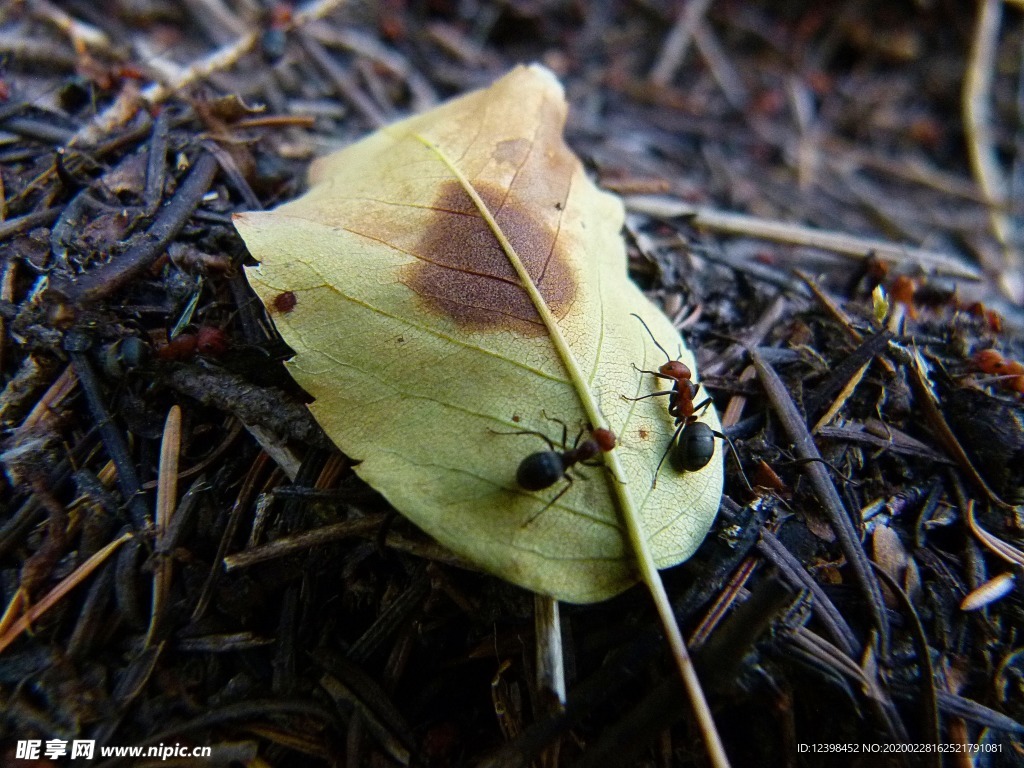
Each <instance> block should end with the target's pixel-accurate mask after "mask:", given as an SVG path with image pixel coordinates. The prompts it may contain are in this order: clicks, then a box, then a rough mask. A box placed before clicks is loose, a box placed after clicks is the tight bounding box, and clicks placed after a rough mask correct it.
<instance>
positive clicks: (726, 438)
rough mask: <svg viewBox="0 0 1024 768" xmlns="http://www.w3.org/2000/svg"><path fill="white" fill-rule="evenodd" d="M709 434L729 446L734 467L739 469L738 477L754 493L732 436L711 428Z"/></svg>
mask: <svg viewBox="0 0 1024 768" xmlns="http://www.w3.org/2000/svg"><path fill="white" fill-rule="evenodd" d="M711 434H713V435H714V436H715V437H717V438H720V439H721V440H722V441H724V442H725V444H726V445H728V446H729V450H730V451H732V457H733V459H735V460H736V468H737V469H739V471H740V477H742V478H743V483H744V484H745V485H746V486H747V490H748V491H750V492H751V493H754V494H756V493H757V492H756V491H755V490H754V487H753V486H752V485H751V484H750V480H748V479H747V473H746V472H744V471H743V464H741V463H740V454H739V452H737V450H736V445H735V444H734V443H733V441H732V438H731V437H729V436H728V435H723V434H722V433H721V432H715V431H714V430H711Z"/></svg>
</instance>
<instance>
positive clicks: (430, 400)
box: [235, 66, 722, 602]
mask: <svg viewBox="0 0 1024 768" xmlns="http://www.w3.org/2000/svg"><path fill="white" fill-rule="evenodd" d="M565 117H566V104H565V101H564V98H563V95H562V91H561V87H560V86H559V84H558V82H557V81H556V80H555V79H554V77H553V76H552V75H551V74H550V73H549V72H548V71H547V70H545V69H543V68H541V67H538V66H532V67H519V68H517V69H515V70H513V71H512V72H511V73H509V74H508V75H506V76H505V77H503V78H501V79H500V80H498V81H497V82H495V83H494V84H493V85H492V86H491V87H490V88H487V89H485V90H480V91H475V92H473V93H470V94H468V95H465V96H462V97H461V98H458V99H455V100H453V101H450V102H448V103H446V104H443V105H441V106H440V107H438V108H436V109H434V110H432V111H430V112H427V113H425V114H423V115H419V116H417V117H413V118H409V119H407V120H404V121H402V122H399V123H397V124H395V125H392V126H389V127H387V128H384V129H382V130H380V131H377V132H376V133H374V134H372V135H371V136H369V137H367V138H365V139H363V140H362V141H360V142H358V143H356V144H353V145H352V146H350V147H348V148H346V149H343V150H341V151H339V152H337V153H335V154H333V155H330V156H328V157H325V158H323V159H321V160H319V161H317V162H316V163H314V165H313V167H312V170H311V172H310V182H311V189H310V190H309V192H308V193H306V195H304V196H303V197H301V198H299V199H298V200H295V201H293V202H291V203H288V204H286V205H283V206H281V207H280V208H278V209H277V210H275V211H273V212H267V213H245V214H239V215H237V216H236V217H235V224H236V227H237V228H238V231H239V232H240V233H241V235H242V237H243V238H244V239H245V242H246V244H247V245H248V247H249V250H250V251H251V252H252V254H253V256H254V257H255V258H256V259H257V260H258V261H259V262H260V264H259V266H258V267H256V268H252V269H249V270H248V271H247V275H248V278H249V281H250V283H251V284H252V285H253V287H254V288H255V290H256V292H257V293H258V294H259V296H260V298H261V299H262V300H263V302H264V303H265V304H266V305H267V308H268V311H269V312H270V314H271V317H272V318H273V320H274V322H275V324H276V326H277V328H278V330H279V331H280V333H281V335H282V336H283V338H284V340H285V341H286V342H287V343H288V344H289V345H290V346H291V347H292V349H294V351H295V357H294V358H293V359H292V360H291V362H290V363H289V368H290V370H291V372H292V374H293V376H294V377H295V379H296V381H297V382H298V383H299V384H300V385H301V386H302V387H303V388H305V389H306V391H307V392H309V394H310V395H312V396H313V397H314V398H315V402H313V403H312V405H311V406H310V409H311V411H312V413H313V415H314V417H315V418H316V419H317V421H318V422H319V423H320V424H321V426H323V428H324V430H325V431H326V432H327V434H328V435H329V436H330V438H331V439H332V440H333V441H334V442H335V444H336V445H337V446H338V447H339V448H340V449H341V450H342V451H344V452H345V453H346V454H347V455H349V456H350V457H352V458H353V459H354V460H356V461H358V462H360V463H359V464H358V466H357V467H356V472H357V473H358V474H359V475H360V477H362V478H363V479H364V480H365V481H366V482H367V483H369V484H370V485H371V486H373V487H374V488H376V489H377V490H378V491H379V492H380V493H382V494H383V495H384V496H385V497H386V498H387V499H388V500H389V501H390V502H391V503H392V504H393V505H394V506H395V508H396V509H398V510H399V511H400V512H401V513H402V514H404V515H405V516H407V517H408V518H409V519H411V520H412V521H413V522H414V523H416V524H417V525H418V526H420V527H421V528H422V529H423V530H425V531H426V532H427V533H429V534H430V535H431V536H433V537H434V538H436V539H437V540H438V541H440V542H441V543H442V544H444V545H445V546H447V547H449V548H450V549H452V550H453V551H455V552H456V553H458V554H459V555H461V556H462V557H464V558H466V559H467V560H469V561H472V562H474V563H476V564H477V565H479V566H480V567H482V568H484V569H486V570H488V571H490V572H493V573H495V574H497V575H499V576H502V577H503V578H505V579H508V580H509V581H513V582H515V583H517V584H520V585H522V586H524V587H527V588H528V589H532V590H534V591H537V592H541V593H545V594H549V595H552V596H554V597H556V598H558V599H561V600H567V601H570V602H590V601H595V600H601V599H604V598H607V597H610V596H612V595H614V594H616V593H618V592H620V591H622V590H623V589H625V588H626V587H628V586H629V585H630V584H632V583H633V582H634V581H636V579H637V577H638V572H637V562H638V558H639V560H640V561H641V562H643V561H644V556H643V553H640V552H635V550H636V549H637V548H638V547H639V548H640V549H643V548H644V547H643V544H644V543H646V545H647V547H649V549H650V552H651V554H652V555H653V557H654V560H655V561H656V563H657V565H658V566H659V567H667V566H669V565H673V564H675V563H678V562H681V561H682V560H684V559H686V558H687V557H689V556H690V555H691V554H692V553H693V551H694V550H695V549H696V548H697V546H698V544H699V543H700V541H701V540H702V539H703V538H704V536H705V534H706V533H707V530H708V528H709V527H710V525H711V521H712V519H713V518H714V515H715V512H716V510H717V508H718V503H719V499H720V496H721V485H722V462H721V457H722V450H721V444H720V443H718V446H717V448H716V452H715V458H714V460H712V462H711V463H710V464H709V465H708V466H707V467H705V468H704V469H703V470H701V471H699V472H687V473H679V472H677V471H675V470H674V469H672V467H671V466H670V462H669V461H666V462H665V465H664V466H663V467H662V469H661V472H660V473H659V474H658V481H657V484H656V487H652V485H653V480H654V474H655V467H656V466H657V464H658V462H659V460H660V459H661V456H662V454H663V452H664V450H665V448H666V446H667V445H668V443H669V440H670V438H671V436H672V434H673V432H674V421H673V419H672V417H671V416H669V414H668V410H667V405H668V402H667V401H668V398H667V397H656V398H650V399H646V400H640V401H636V402H631V401H628V400H626V399H624V396H625V397H637V396H641V395H644V394H649V393H650V392H653V391H658V390H663V389H667V388H668V387H667V386H666V385H667V383H666V382H664V381H658V380H656V379H655V377H654V376H652V375H650V374H644V373H640V372H639V371H638V370H637V369H636V368H641V369H647V370H652V369H656V368H657V367H658V366H659V365H660V364H662V363H664V362H665V356H664V354H663V353H662V352H660V351H659V350H658V349H657V347H656V346H655V345H654V343H653V342H652V340H651V338H650V336H649V335H648V334H647V332H646V331H645V330H644V329H643V327H642V326H641V325H640V323H639V322H638V321H637V320H636V318H634V317H631V313H636V314H638V315H640V316H642V317H643V319H644V320H645V321H646V323H647V325H648V326H649V327H650V329H651V332H652V333H653V335H654V336H655V337H656V338H657V339H658V341H659V342H660V343H661V344H662V345H663V346H664V347H665V348H666V349H668V350H670V351H673V352H674V351H675V350H676V349H679V350H680V358H681V359H682V361H683V362H684V363H686V365H688V366H690V368H691V369H692V370H695V366H694V360H693V356H692V355H691V354H690V353H689V352H688V351H687V350H686V349H685V348H684V347H683V345H682V341H681V339H680V338H679V336H678V334H677V333H676V331H675V330H674V329H673V327H672V325H671V323H669V321H668V320H667V318H665V317H664V315H662V314H661V312H660V311H658V310H657V309H656V308H655V307H654V306H653V305H651V304H650V303H649V302H648V301H647V299H646V298H644V296H643V294H641V293H640V291H639V290H638V289H637V288H636V287H635V286H634V285H633V284H632V283H631V282H630V281H629V279H628V277H627V275H626V255H625V247H624V244H623V241H622V238H621V236H620V234H619V233H620V229H621V227H622V223H623V209H622V205H621V203H620V202H619V200H618V199H617V198H615V197H613V196H612V195H609V194H607V193H605V192H602V191H600V190H598V189H597V187H595V186H594V185H593V184H592V183H591V182H590V180H589V179H588V178H587V177H586V175H585V173H584V171H583V168H582V165H581V163H580V162H579V160H578V159H577V158H576V157H575V156H574V155H573V154H572V152H571V150H569V148H568V147H567V146H566V145H565V143H564V141H563V139H562V128H563V125H564V123H565ZM634 365H635V366H636V368H635V367H634ZM699 399H701V398H698V400H699ZM553 419H560V420H562V421H564V422H565V423H566V424H567V425H568V440H569V442H570V443H571V442H572V441H573V439H574V438H575V437H576V434H577V432H578V431H579V430H581V429H582V428H584V427H587V426H594V427H597V426H608V427H610V428H611V429H612V430H613V431H614V432H615V433H616V435H617V436H618V447H617V448H616V449H615V450H613V451H611V452H609V453H606V454H603V459H604V466H603V467H601V466H583V465H577V466H575V467H574V468H573V469H572V470H571V472H570V474H572V475H573V476H574V478H575V480H574V481H573V482H572V483H571V485H570V486H569V488H568V489H567V491H566V492H565V493H564V494H563V495H562V496H561V497H560V498H559V499H558V501H557V502H556V503H554V504H552V505H551V506H550V507H548V508H546V509H545V506H546V505H547V504H548V503H549V502H550V501H551V500H552V499H553V498H554V497H555V496H556V494H558V493H559V491H560V490H561V489H562V488H563V487H564V485H565V483H564V482H559V483H556V484H555V485H554V486H552V487H550V488H547V489H544V490H541V491H537V492H528V491H525V490H523V489H521V488H520V487H519V486H518V485H517V484H516V470H517V468H518V466H519V463H520V462H521V461H522V460H523V458H525V457H526V456H527V455H528V454H531V453H534V452H536V451H541V450H546V446H545V444H544V442H543V440H541V439H540V438H539V437H536V436H532V435H523V434H503V433H511V432H516V431H524V430H534V431H537V432H541V433H543V434H545V435H547V436H549V437H550V439H551V440H552V441H553V442H555V443H556V444H559V443H560V442H561V433H562V427H561V426H560V425H559V424H558V423H556V422H555V421H553ZM701 419H702V420H703V421H706V422H707V423H708V424H709V425H710V426H711V427H712V428H713V429H718V428H719V426H718V420H717V416H716V415H715V413H714V409H713V408H708V409H707V410H706V411H704V413H703V415H702V416H701ZM630 528H632V533H631V531H630ZM641 530H642V531H643V534H640V533H638V532H639V531H641ZM645 578H646V577H645Z"/></svg>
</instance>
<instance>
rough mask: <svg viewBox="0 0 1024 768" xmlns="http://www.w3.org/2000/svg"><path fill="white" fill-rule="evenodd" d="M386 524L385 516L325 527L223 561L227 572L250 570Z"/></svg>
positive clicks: (277, 540)
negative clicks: (249, 568)
mask: <svg viewBox="0 0 1024 768" xmlns="http://www.w3.org/2000/svg"><path fill="white" fill-rule="evenodd" d="M383 523H384V515H381V514H377V515H367V516H366V517H361V518H359V519H358V520H345V521H344V522H341V523H334V524H333V525H325V526H323V527H321V528H315V529H313V530H311V531H303V532H302V533H296V534H294V535H292V536H283V537H282V538H280V539H276V540H275V541H272V542H270V543H269V544H262V545H260V546H258V547H252V548H250V549H246V550H243V551H241V552H236V553H235V554H233V555H228V556H227V557H225V558H224V570H225V571H233V570H236V569H238V568H248V567H250V566H253V565H256V564H257V563H263V562H266V561H267V560H274V559H276V558H278V557H285V556H287V555H291V554H294V553H295V552H302V551H305V550H308V549H309V548H311V547H318V546H321V545H323V544H329V543H331V542H333V541H340V540H342V539H347V538H349V537H351V536H359V535H361V534H363V533H366V532H367V531H373V530H375V529H377V528H380V526H381V525H382V524H383Z"/></svg>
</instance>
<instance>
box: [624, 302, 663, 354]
mask: <svg viewBox="0 0 1024 768" xmlns="http://www.w3.org/2000/svg"><path fill="white" fill-rule="evenodd" d="M629 314H631V315H632V316H633V317H635V318H636V319H637V320H639V321H640V325H642V326H643V327H644V330H645V331H647V335H648V336H650V337H651V341H653V342H654V346H656V347H657V348H658V349H660V350H661V353H662V354H663V355H665V359H666V360H668V361H669V362H671V361H672V356H671V355H669V353H668V352H667V351H666V350H665V348H664V347H663V346H661V344H660V343H658V340H657V339H656V338H654V334H653V333H651V329H650V328H649V327H648V326H647V323H645V322H644V319H643V318H642V317H640V315H638V314H637V313H636V312H630V313H629Z"/></svg>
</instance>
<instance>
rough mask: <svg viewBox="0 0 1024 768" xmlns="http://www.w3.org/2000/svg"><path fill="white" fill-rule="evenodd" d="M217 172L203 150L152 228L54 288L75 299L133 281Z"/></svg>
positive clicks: (182, 222) (92, 298)
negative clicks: (109, 258)
mask: <svg viewBox="0 0 1024 768" xmlns="http://www.w3.org/2000/svg"><path fill="white" fill-rule="evenodd" d="M216 173H217V161H216V160H215V159H214V158H213V156H212V155H210V154H208V153H205V152H204V153H203V154H202V155H201V156H200V157H199V160H198V161H197V162H196V164H195V166H194V167H193V168H192V171H191V172H190V173H189V175H188V177H187V178H186V179H185V181H184V182H183V183H182V185H181V187H179V188H178V192H177V194H176V195H175V196H174V198H173V199H172V200H171V201H170V202H169V203H168V204H167V205H165V206H164V207H163V210H161V211H160V213H159V215H158V216H157V217H156V219H155V220H154V221H153V224H152V226H150V228H149V230H148V231H147V232H146V233H145V234H144V235H142V237H140V238H139V240H138V241H137V242H136V243H135V244H134V245H132V246H131V247H130V248H129V249H128V250H127V251H126V252H125V253H124V254H122V255H121V256H120V258H117V259H115V260H114V261H111V262H108V263H107V264H104V265H103V266H101V267H97V268H96V269H93V270H90V271H89V272H87V273H85V274H84V275H82V276H81V277H79V278H77V279H75V278H73V277H70V276H61V277H59V278H56V279H55V280H54V281H53V285H52V286H51V288H50V290H51V291H52V292H53V293H54V294H57V295H61V296H64V297H66V298H67V299H68V300H70V301H73V302H76V303H78V302H91V301H96V300H97V299H102V298H104V297H105V296H109V295H110V294H112V293H114V292H115V291H117V290H119V289H120V288H121V287H122V286H123V285H126V284H127V283H129V282H131V281H132V280H133V279H134V278H135V277H136V276H138V275H140V274H142V273H143V272H145V271H146V270H147V269H148V268H149V266H150V265H151V264H152V263H153V262H154V261H156V260H157V259H158V258H160V255H161V254H162V253H163V252H164V250H165V249H166V248H167V245H168V243H170V242H171V240H173V239H174V238H175V236H176V235H177V234H178V233H179V232H180V231H181V229H182V227H184V226H185V223H186V222H187V221H188V217H189V216H191V215H192V212H193V211H195V209H196V208H197V207H198V206H199V203H201V202H202V200H203V195H205V194H206V192H207V190H209V189H210V184H211V183H213V178H214V176H215V175H216Z"/></svg>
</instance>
